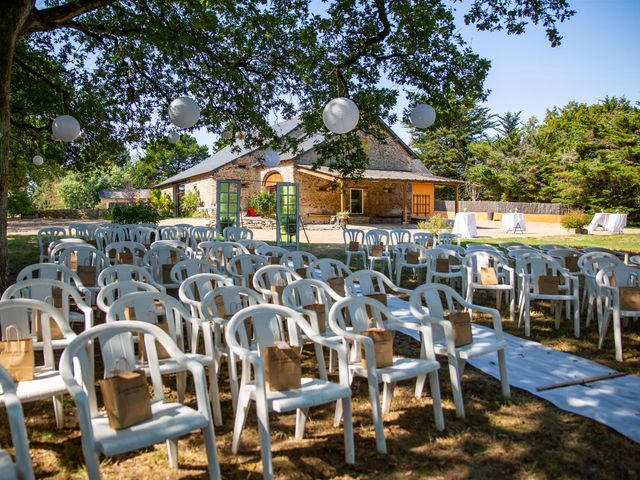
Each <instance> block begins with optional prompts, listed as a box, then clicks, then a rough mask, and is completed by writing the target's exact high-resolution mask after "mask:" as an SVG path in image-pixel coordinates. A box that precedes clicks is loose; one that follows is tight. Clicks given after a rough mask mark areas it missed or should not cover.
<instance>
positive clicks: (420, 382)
mask: <svg viewBox="0 0 640 480" xmlns="http://www.w3.org/2000/svg"><path fill="white" fill-rule="evenodd" d="M426 381H427V376H426V375H419V376H418V377H417V378H416V388H415V391H414V392H413V395H414V396H415V397H416V398H420V397H421V396H422V391H423V390H424V384H425V382H426Z"/></svg>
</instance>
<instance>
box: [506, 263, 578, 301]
mask: <svg viewBox="0 0 640 480" xmlns="http://www.w3.org/2000/svg"><path fill="white" fill-rule="evenodd" d="M564 272H567V270H566V269H565V268H564V267H563V266H562V265H560V263H558V261H557V260H555V259H553V258H551V257H549V256H548V255H533V254H532V255H523V256H521V257H520V258H518V260H517V261H516V273H517V274H518V275H519V276H521V277H523V278H525V277H526V278H528V279H529V290H531V291H533V292H534V293H538V292H539V283H538V280H539V278H540V277H542V276H544V275H561V276H565V273H564ZM567 293H571V292H567Z"/></svg>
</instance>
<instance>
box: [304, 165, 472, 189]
mask: <svg viewBox="0 0 640 480" xmlns="http://www.w3.org/2000/svg"><path fill="white" fill-rule="evenodd" d="M298 170H300V171H302V172H304V173H310V174H311V175H313V173H314V172H317V173H319V174H321V175H326V176H328V177H332V178H338V177H339V176H340V174H339V173H338V172H337V171H335V170H332V169H330V168H328V167H318V168H316V169H315V170H314V169H313V167H312V166H311V165H298ZM362 177H363V179H364V180H392V181H393V180H407V181H411V182H432V183H446V184H457V183H463V182H462V181H460V180H454V179H452V178H446V177H438V176H437V175H432V174H431V173H430V172H429V171H428V170H427V172H426V173H425V172H422V171H414V172H402V171H398V170H373V169H368V170H365V171H364V172H363V174H362Z"/></svg>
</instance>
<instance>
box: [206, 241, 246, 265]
mask: <svg viewBox="0 0 640 480" xmlns="http://www.w3.org/2000/svg"><path fill="white" fill-rule="evenodd" d="M248 253H249V250H247V249H246V248H245V247H244V246H243V245H240V244H239V243H238V242H216V243H214V244H213V245H212V246H211V248H210V249H209V258H211V259H214V260H216V261H217V262H218V263H219V264H220V265H221V266H223V267H225V268H226V267H228V266H229V262H230V261H231V259H232V258H234V257H237V256H238V255H246V254H248Z"/></svg>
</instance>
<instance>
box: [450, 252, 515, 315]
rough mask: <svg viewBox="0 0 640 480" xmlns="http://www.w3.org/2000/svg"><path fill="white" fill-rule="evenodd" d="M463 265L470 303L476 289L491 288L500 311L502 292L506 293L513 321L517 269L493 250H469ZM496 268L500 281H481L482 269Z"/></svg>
mask: <svg viewBox="0 0 640 480" xmlns="http://www.w3.org/2000/svg"><path fill="white" fill-rule="evenodd" d="M463 265H464V267H465V269H466V278H465V280H466V281H465V284H466V297H467V302H469V304H473V295H474V293H475V291H476V290H489V291H494V292H495V293H496V309H497V310H498V311H499V310H500V306H501V303H502V292H505V293H506V296H507V298H506V300H507V301H508V302H509V319H510V320H511V321H512V322H513V321H514V320H515V314H516V275H515V270H514V269H513V268H511V267H510V266H509V263H508V261H507V259H506V258H504V257H503V256H502V255H500V254H499V253H495V252H491V251H482V250H476V251H471V252H469V251H467V255H466V256H465V257H464V260H463ZM482 268H494V269H495V273H496V278H497V280H498V283H497V284H496V285H485V284H483V283H482V282H481V275H480V272H481V269H482Z"/></svg>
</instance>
